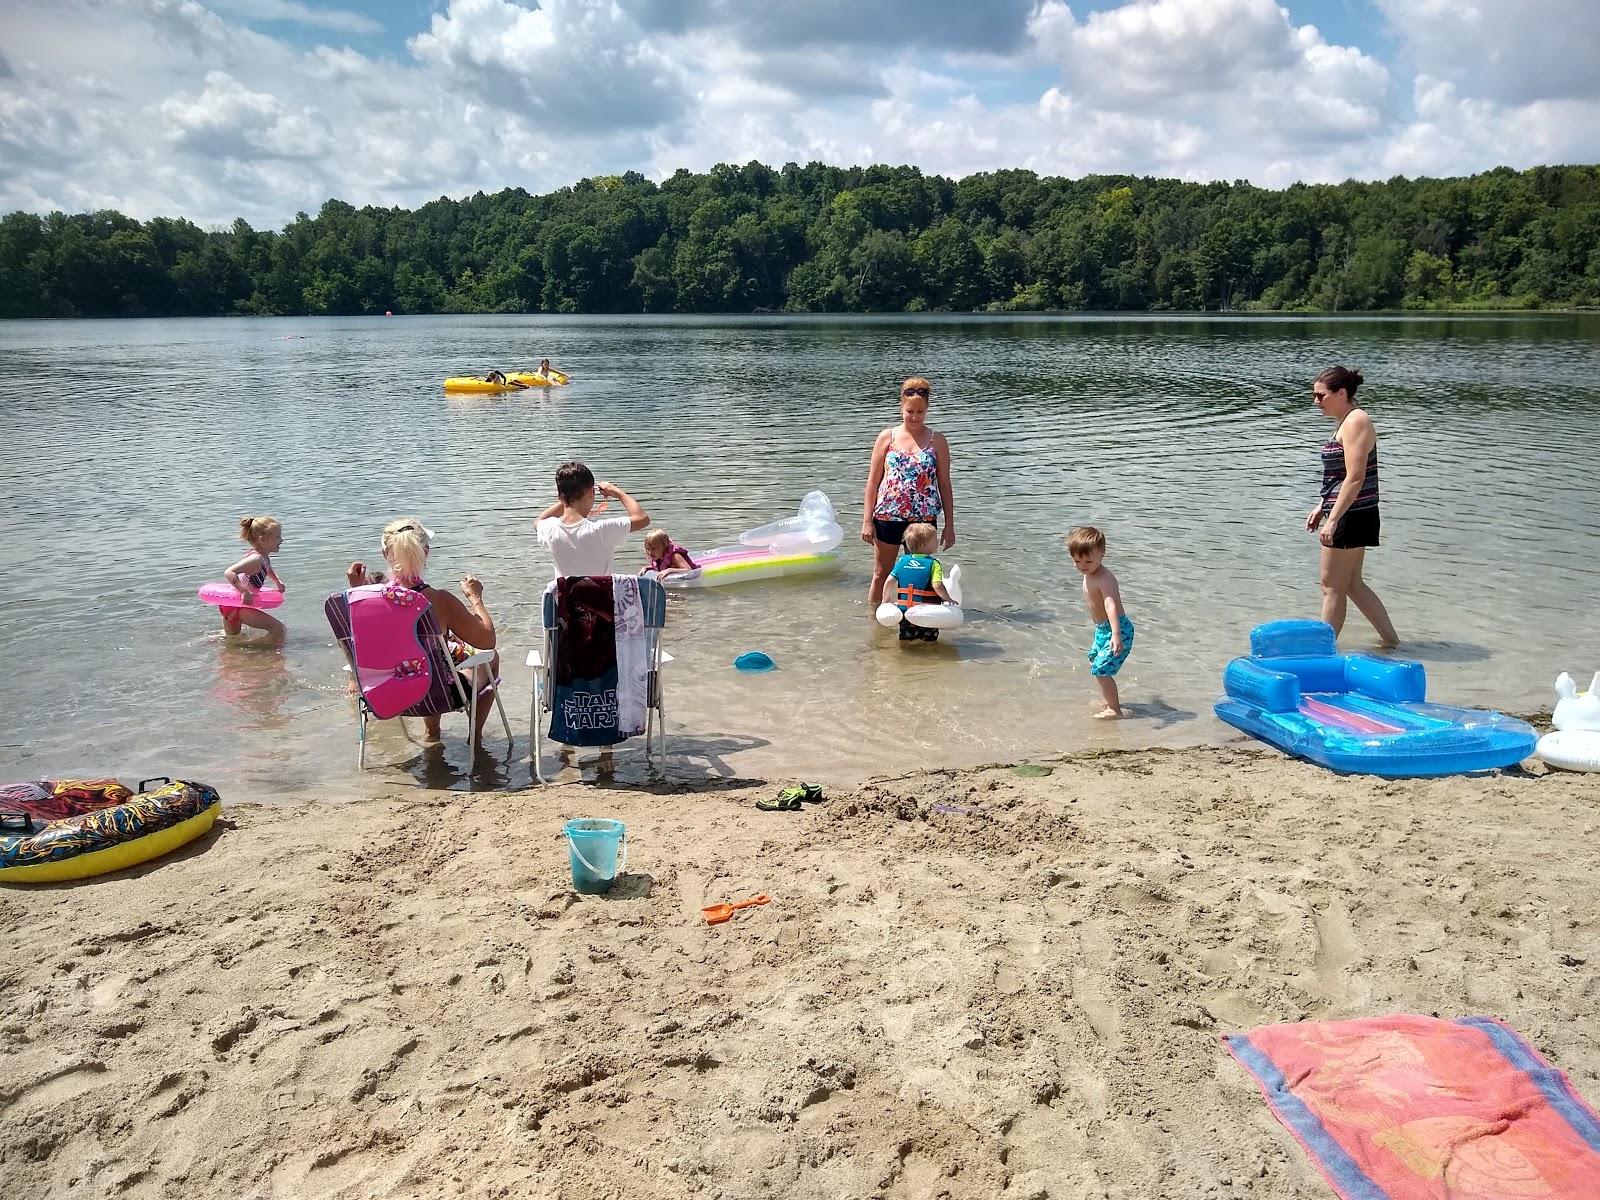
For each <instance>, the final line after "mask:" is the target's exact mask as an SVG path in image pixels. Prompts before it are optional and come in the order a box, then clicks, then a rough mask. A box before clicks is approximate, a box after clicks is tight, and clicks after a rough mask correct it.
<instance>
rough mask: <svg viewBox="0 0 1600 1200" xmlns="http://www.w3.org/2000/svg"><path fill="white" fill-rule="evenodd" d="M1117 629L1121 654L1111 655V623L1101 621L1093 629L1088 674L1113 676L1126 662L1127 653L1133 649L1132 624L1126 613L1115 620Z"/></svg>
mask: <svg viewBox="0 0 1600 1200" xmlns="http://www.w3.org/2000/svg"><path fill="white" fill-rule="evenodd" d="M1117 628H1118V629H1119V630H1120V631H1121V633H1122V653H1121V654H1113V653H1111V622H1110V621H1101V622H1100V623H1099V624H1098V625H1096V626H1095V627H1094V645H1092V646H1090V647H1089V674H1091V675H1115V674H1116V673H1117V672H1118V671H1120V670H1122V664H1123V663H1125V662H1127V661H1128V652H1129V651H1130V650H1132V649H1133V622H1132V621H1130V620H1128V616H1127V614H1126V613H1124V614H1123V615H1122V616H1121V617H1119V618H1118V619H1117Z"/></svg>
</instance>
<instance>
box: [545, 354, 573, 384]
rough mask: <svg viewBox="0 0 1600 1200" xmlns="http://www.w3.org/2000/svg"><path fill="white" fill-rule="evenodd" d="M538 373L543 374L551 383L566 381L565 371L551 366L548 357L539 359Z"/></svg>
mask: <svg viewBox="0 0 1600 1200" xmlns="http://www.w3.org/2000/svg"><path fill="white" fill-rule="evenodd" d="M539 374H540V375H543V376H544V377H545V378H546V379H548V380H549V381H550V382H551V383H565V382H566V381H567V376H566V373H565V372H563V371H557V370H555V369H554V368H552V367H551V366H550V360H549V359H548V358H541V359H540V360H539Z"/></svg>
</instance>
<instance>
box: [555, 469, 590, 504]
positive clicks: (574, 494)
mask: <svg viewBox="0 0 1600 1200" xmlns="http://www.w3.org/2000/svg"><path fill="white" fill-rule="evenodd" d="M593 486H594V472H593V471H591V470H589V468H588V467H586V466H584V465H583V464H582V463H581V462H578V461H577V460H576V459H574V460H573V461H572V462H564V463H562V464H561V465H560V466H559V467H557V468H556V495H558V496H560V497H561V502H562V503H563V504H571V503H572V502H573V501H574V500H576V499H577V498H578V497H579V496H581V495H583V494H584V493H585V492H587V491H588V490H589V489H590V488H592V487H593Z"/></svg>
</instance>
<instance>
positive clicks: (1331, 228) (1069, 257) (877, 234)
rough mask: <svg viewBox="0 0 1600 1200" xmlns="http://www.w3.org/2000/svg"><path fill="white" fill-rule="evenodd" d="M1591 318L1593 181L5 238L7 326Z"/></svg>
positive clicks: (501, 211) (1149, 185)
mask: <svg viewBox="0 0 1600 1200" xmlns="http://www.w3.org/2000/svg"><path fill="white" fill-rule="evenodd" d="M1596 304H1600V167H1595V166H1566V167H1536V168H1533V169H1531V170H1527V171H1513V170H1511V169H1509V168H1505V167H1501V168H1497V169H1496V170H1493V171H1488V172H1485V173H1484V174H1481V175H1474V176H1472V177H1470V178H1466V179H1404V178H1397V179H1390V180H1388V181H1386V182H1382V183H1360V182H1346V183H1341V184H1331V185H1305V184H1296V185H1294V186H1292V187H1288V188H1284V189H1282V190H1270V189H1266V188H1259V187H1253V186H1251V185H1249V184H1247V183H1232V184H1229V183H1185V182H1180V181H1177V180H1170V179H1151V178H1133V177H1128V176H1113V175H1096V176H1086V177H1084V178H1082V179H1060V178H1046V177H1040V176H1038V175H1036V174H1034V173H1033V172H1032V171H1025V170H1008V171H995V172H986V173H983V174H977V175H969V176H967V177H966V178H964V179H960V180H950V179H945V178H943V177H941V176H937V175H925V174H923V173H922V172H921V171H920V170H918V169H917V168H915V167H891V166H872V167H849V168H845V167H830V166H825V165H823V164H821V163H811V164H809V165H807V166H798V165H796V164H794V163H790V164H788V165H786V166H785V167H783V168H782V169H781V170H774V169H772V168H770V167H767V166H763V165H762V164H760V163H754V162H753V163H749V164H747V165H745V166H742V167H739V166H730V165H719V166H716V167H713V168H712V169H711V170H710V171H707V172H705V173H703V174H695V173H692V172H689V171H679V172H677V173H676V174H675V175H673V176H672V177H671V178H670V179H667V180H665V181H663V182H661V183H656V182H653V181H651V180H649V179H647V178H645V177H644V176H643V175H640V174H637V173H635V172H629V173H628V174H626V175H616V176H605V177H601V178H594V179H584V180H582V181H580V182H578V183H576V184H574V185H573V186H571V187H567V188H562V189H560V190H559V191H555V192H550V193H548V194H546V195H542V196H533V195H529V194H528V193H527V192H525V191H523V190H521V189H520V188H509V189H507V190H505V191H502V192H497V193H495V194H494V195H485V194H483V193H479V194H477V195H474V196H471V197H468V198H467V199H464V200H450V199H439V200H434V201H430V202H429V203H427V204H424V205H422V206H421V207H420V208H417V209H415V210H407V209H400V208H371V207H368V208H360V209H357V208H353V207H351V206H350V205H348V204H345V203H343V202H342V201H339V200H329V201H328V202H327V203H325V204H324V205H323V206H322V209H321V211H320V212H318V213H317V215H316V216H314V217H312V216H307V215H306V214H304V213H301V214H299V215H298V216H296V217H295V219H294V220H293V221H291V222H290V223H289V224H288V225H287V226H285V227H284V228H283V229H282V230H257V229H252V228H251V227H250V226H249V225H248V224H247V223H246V222H244V221H242V220H237V221H235V222H234V223H233V224H232V226H230V227H227V228H217V229H202V228H200V227H199V226H197V225H195V224H193V223H192V222H190V221H187V220H184V219H181V218H168V217H155V218H152V219H151V220H149V221H142V222H141V221H137V220H134V219H133V218H131V217H127V216H124V215H122V214H121V213H118V212H115V211H110V210H106V211H101V212H96V213H83V214H64V213H51V214H49V215H48V216H43V217H40V216H36V215H34V214H31V213H21V212H17V213H11V214H9V215H8V216H6V217H4V218H3V219H0V317H111V316H221V315H232V314H241V315H282V316H300V315H306V314H313V315H324V314H326V315H343V314H359V313H382V312H385V311H393V312H396V313H434V312H446V313H467V312H471V313H674V312H676V313H744V312H939V311H950V312H967V311H975V310H976V311H989V312H1034V311H1061V310H1069V311H1070V310H1078V309H1097V310H1133V311H1138V310H1190V311H1196V310H1207V311H1217V310H1224V311H1227V310H1232V311H1274V312H1277V311H1317V312H1346V311H1367V310H1374V309H1397V308H1411V309H1436V308H1439V309H1443V308H1538V307H1579V306H1591V305H1596Z"/></svg>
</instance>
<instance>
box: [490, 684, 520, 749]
mask: <svg viewBox="0 0 1600 1200" xmlns="http://www.w3.org/2000/svg"><path fill="white" fill-rule="evenodd" d="M494 706H495V709H496V710H497V711H498V712H499V713H500V724H501V725H503V726H504V727H505V731H506V741H508V742H510V743H511V744H512V745H513V746H515V745H516V744H517V740H516V738H514V737H512V736H511V718H509V717H508V716H506V706H505V705H504V704H503V703H502V702H501V700H500V689H499V688H495V690H494Z"/></svg>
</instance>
